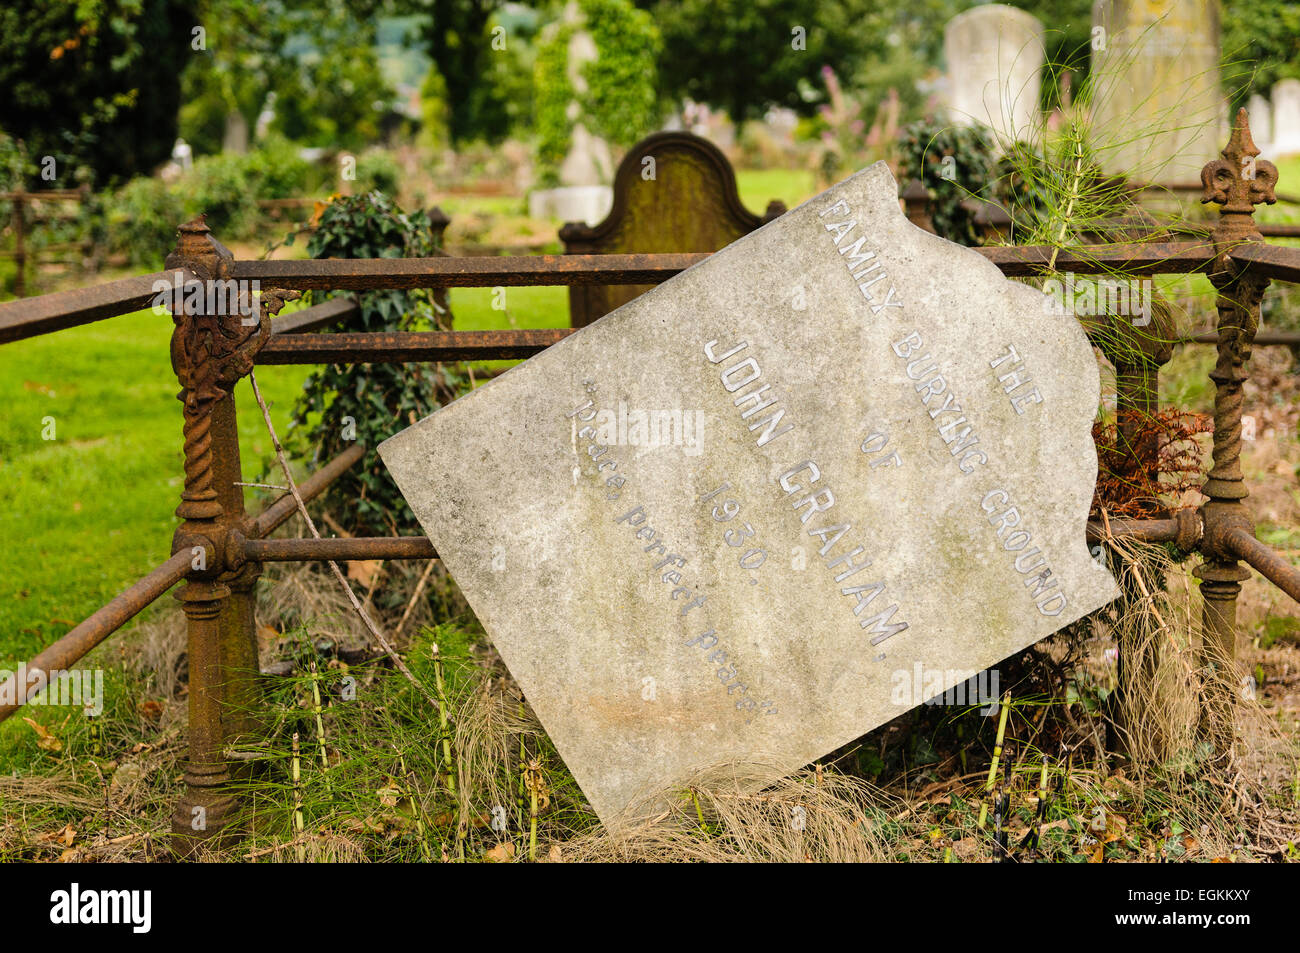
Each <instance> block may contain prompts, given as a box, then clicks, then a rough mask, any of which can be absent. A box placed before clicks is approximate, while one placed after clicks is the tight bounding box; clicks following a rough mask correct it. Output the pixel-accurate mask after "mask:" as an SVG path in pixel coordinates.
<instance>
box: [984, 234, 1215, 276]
mask: <svg viewBox="0 0 1300 953" xmlns="http://www.w3.org/2000/svg"><path fill="white" fill-rule="evenodd" d="M972 250H973V251H976V252H979V253H980V254H981V255H983V256H984V257H985V258H987V259H988V260H989V261H991V262H993V264H995V265H997V266H998V268H1000V269H1001V270H1002V273H1003V274H1004V275H1006V276H1007V277H1008V278H1026V277H1029V276H1031V275H1036V274H1040V273H1042V272H1045V271H1047V270H1049V268H1050V270H1053V271H1071V272H1074V273H1075V274H1080V275H1113V274H1115V273H1116V272H1119V273H1122V274H1125V275H1155V274H1170V275H1173V274H1187V273H1189V272H1194V271H1201V270H1202V269H1204V268H1205V267H1206V266H1207V265H1208V264H1209V263H1210V262H1211V261H1213V259H1214V256H1215V249H1214V245H1213V244H1212V243H1209V242H1146V243H1143V244H1138V245H1089V246H1088V247H1087V249H1086V250H1079V249H1056V248H1054V247H1053V246H1051V245H993V246H985V247H983V248H975V249H972Z"/></svg>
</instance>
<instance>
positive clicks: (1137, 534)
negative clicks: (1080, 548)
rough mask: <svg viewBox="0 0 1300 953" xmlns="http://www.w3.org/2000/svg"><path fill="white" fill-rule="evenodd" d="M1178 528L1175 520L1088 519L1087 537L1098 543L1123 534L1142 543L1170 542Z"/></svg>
mask: <svg viewBox="0 0 1300 953" xmlns="http://www.w3.org/2000/svg"><path fill="white" fill-rule="evenodd" d="M1107 530H1109V532H1107ZM1178 530H1179V526H1178V521H1177V520H1110V521H1109V523H1102V522H1101V521H1099V520H1089V521H1088V532H1087V539H1088V542H1090V543H1100V542H1104V541H1105V540H1106V539H1108V538H1110V537H1114V536H1123V537H1125V538H1127V539H1136V540H1138V541H1139V542H1143V543H1172V542H1173V541H1174V540H1176V539H1177V538H1178Z"/></svg>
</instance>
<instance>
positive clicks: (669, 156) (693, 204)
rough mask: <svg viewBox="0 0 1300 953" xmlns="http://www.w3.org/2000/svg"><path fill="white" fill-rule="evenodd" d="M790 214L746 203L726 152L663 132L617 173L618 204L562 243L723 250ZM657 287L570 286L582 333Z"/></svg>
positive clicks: (591, 251)
mask: <svg viewBox="0 0 1300 953" xmlns="http://www.w3.org/2000/svg"><path fill="white" fill-rule="evenodd" d="M784 212H785V205H784V204H782V203H781V202H776V201H774V202H771V203H770V204H769V205H768V207H767V214H765V215H763V216H759V215H755V214H754V213H753V212H750V211H749V210H748V209H746V208H745V206H744V205H742V204H741V202H740V194H739V193H738V192H737V191H736V174H735V172H733V171H732V168H731V163H730V162H728V161H727V157H726V156H724V155H723V154H722V153H721V151H719V150H718V147H717V146H715V145H713V143H711V142H709V141H708V140H707V139H702V138H700V137H699V136H695V135H691V134H690V133H689V132H659V133H655V134H654V135H651V136H647V137H646V138H644V139H642V140H641V141H640V142H639V143H637V144H636V145H635V146H633V147H632V148H631V149H630V150H629V151H628V153H627V155H626V156H624V157H623V161H622V162H621V163H619V167H618V172H617V173H616V174H615V176H614V206H613V208H612V209H610V213H609V215H608V216H607V217H606V218H605V220H604V221H603V222H601V223H600V224H599V225H595V226H588V225H585V224H583V223H581V222H570V223H569V224H567V225H565V226H564V227H563V228H561V229H560V240H561V241H563V242H564V250H565V252H566V253H567V254H570V255H582V254H588V255H620V254H651V253H661V252H663V253H666V252H715V251H718V250H720V249H722V248H725V247H726V246H727V245H730V244H731V243H732V242H734V241H735V240H736V239H738V238H740V237H741V236H743V235H748V234H749V233H750V232H752V231H753V230H754V229H756V228H758V227H759V226H760V225H762V224H763V223H764V222H767V221H770V220H771V219H774V218H776V217H778V216H780V215H781V214H783V213H784ZM651 287H653V286H652V285H605V286H594V285H593V286H589V287H588V286H582V287H577V286H575V287H572V288H570V289H569V320H570V323H571V324H572V325H573V327H575V328H580V327H584V326H586V325H588V324H591V323H592V322H593V321H595V320H596V319H597V318H599V317H601V316H602V315H605V314H608V313H609V312H610V311H613V310H614V309H615V308H617V307H619V306H620V305H623V304H626V303H627V302H629V301H631V300H632V299H633V298H635V297H637V296H638V295H641V294H644V293H645V292H647V291H649V290H650V288H651Z"/></svg>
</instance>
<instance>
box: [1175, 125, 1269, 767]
mask: <svg viewBox="0 0 1300 953" xmlns="http://www.w3.org/2000/svg"><path fill="white" fill-rule="evenodd" d="M1222 155H1223V158H1222V159H1216V160H1214V161H1213V162H1209V163H1207V164H1206V166H1205V168H1204V169H1202V170H1201V184H1202V186H1203V189H1204V195H1203V197H1202V199H1201V201H1202V203H1209V202H1213V203H1215V204H1217V205H1218V206H1219V221H1218V223H1217V224H1216V225H1215V228H1214V233H1213V235H1212V241H1213V242H1214V251H1215V256H1216V257H1215V260H1214V263H1213V265H1212V267H1211V271H1210V276H1209V277H1210V281H1211V283H1212V284H1213V285H1214V287H1215V290H1216V291H1217V292H1218V296H1217V298H1216V301H1215V305H1216V308H1217V310H1218V315H1219V317H1218V327H1219V342H1218V359H1217V360H1216V362H1215V365H1214V370H1213V371H1211V372H1210V379H1211V380H1213V381H1214V462H1213V466H1212V468H1211V470H1210V472H1209V475H1208V477H1207V479H1206V481H1205V484H1204V486H1203V487H1202V489H1201V492H1202V493H1204V495H1205V496H1207V497H1208V498H1209V499H1208V500H1207V502H1206V503H1204V504H1203V505H1202V506H1201V518H1202V520H1203V521H1204V527H1205V529H1204V536H1203V537H1202V541H1201V554H1202V556H1203V558H1204V561H1203V562H1202V563H1201V565H1200V566H1198V567H1196V570H1195V572H1196V575H1197V576H1198V577H1199V578H1200V580H1201V596H1202V598H1203V602H1204V606H1203V610H1202V634H1201V651H1202V664H1203V669H1204V671H1205V692H1206V699H1205V707H1204V709H1203V713H1202V716H1203V717H1202V733H1203V736H1204V738H1205V739H1206V740H1207V741H1209V742H1211V743H1212V744H1213V746H1214V752H1215V756H1216V757H1217V758H1219V759H1224V758H1226V757H1227V756H1228V755H1229V754H1230V753H1231V750H1232V741H1233V736H1234V724H1233V722H1234V719H1233V705H1234V701H1235V693H1236V690H1237V684H1236V683H1237V679H1236V677H1235V675H1236V672H1235V665H1234V659H1235V656H1236V638H1237V596H1238V595H1239V594H1240V593H1241V583H1242V581H1243V580H1246V579H1249V578H1250V570H1249V569H1247V568H1246V567H1244V566H1242V565H1241V564H1240V563H1239V562H1237V560H1236V558H1235V556H1234V555H1233V553H1232V551H1231V549H1230V548H1229V547H1228V545H1227V542H1226V540H1227V536H1228V535H1229V534H1230V533H1231V532H1232V531H1233V530H1236V529H1244V530H1245V531H1246V532H1248V533H1250V534H1251V535H1254V523H1253V521H1252V519H1251V516H1250V513H1249V511H1248V510H1247V509H1246V507H1245V505H1244V503H1243V502H1242V501H1243V500H1244V499H1245V498H1246V496H1247V495H1248V494H1247V490H1246V484H1245V480H1244V478H1243V476H1242V472H1241V442H1242V436H1241V410H1242V402H1243V397H1242V385H1243V383H1244V382H1245V380H1246V377H1247V375H1246V362H1247V361H1248V360H1249V359H1250V352H1251V345H1252V343H1253V341H1254V338H1255V332H1256V330H1257V329H1258V328H1259V316H1260V301H1261V300H1262V299H1263V296H1264V289H1265V288H1266V287H1267V286H1268V279H1267V278H1260V277H1258V276H1256V275H1252V274H1250V273H1249V272H1245V271H1244V270H1243V268H1242V266H1241V265H1240V264H1236V263H1234V262H1233V261H1232V260H1231V259H1230V258H1229V257H1228V256H1229V254H1230V253H1231V251H1232V249H1233V248H1234V247H1235V246H1239V245H1241V244H1242V243H1246V242H1262V241H1263V237H1262V236H1261V235H1260V232H1259V228H1258V227H1257V225H1256V224H1255V219H1254V214H1255V206H1256V205H1258V204H1260V203H1261V202H1263V203H1268V204H1272V203H1273V202H1275V201H1277V198H1276V196H1275V194H1274V188H1275V186H1276V185H1277V175H1278V173H1277V167H1276V166H1274V165H1273V163H1271V162H1267V161H1263V160H1260V161H1256V157H1257V156H1258V155H1259V149H1258V148H1257V147H1256V146H1255V143H1254V140H1253V139H1252V137H1251V134H1250V126H1249V124H1248V122H1247V119H1246V110H1245V109H1241V110H1239V111H1238V113H1237V119H1236V123H1235V125H1234V127H1233V131H1232V138H1231V139H1230V140H1229V141H1228V145H1227V146H1226V147H1225V148H1224V150H1223V152H1222Z"/></svg>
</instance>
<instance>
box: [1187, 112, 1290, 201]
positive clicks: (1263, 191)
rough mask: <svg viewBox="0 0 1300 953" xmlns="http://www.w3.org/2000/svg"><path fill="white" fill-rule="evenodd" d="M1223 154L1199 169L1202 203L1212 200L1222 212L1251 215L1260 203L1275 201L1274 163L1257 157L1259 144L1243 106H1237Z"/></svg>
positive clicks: (1275, 169) (1275, 177)
mask: <svg viewBox="0 0 1300 953" xmlns="http://www.w3.org/2000/svg"><path fill="white" fill-rule="evenodd" d="M1222 155H1223V158H1222V159H1215V160H1214V161H1213V162H1207V163H1206V164H1205V168H1203V169H1201V187H1202V188H1203V190H1204V195H1203V196H1202V198H1201V202H1202V203H1209V202H1214V203H1215V204H1217V205H1219V206H1221V211H1222V212H1224V213H1233V212H1235V213H1241V214H1245V215H1253V214H1254V213H1255V206H1256V205H1259V204H1260V203H1264V204H1266V205H1272V204H1273V203H1274V202H1276V201H1277V196H1276V195H1274V194H1273V189H1274V187H1275V186H1276V185H1277V166H1275V165H1273V163H1271V162H1269V161H1268V160H1267V159H1256V156H1258V155H1259V147H1258V146H1256V145H1255V140H1254V138H1252V137H1251V134H1250V121H1249V120H1248V119H1247V116H1246V110H1245V108H1242V109H1239V110H1237V121H1236V123H1235V124H1234V125H1233V128H1232V138H1231V139H1229V140H1228V144H1227V146H1225V147H1224V149H1223V153H1222Z"/></svg>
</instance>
